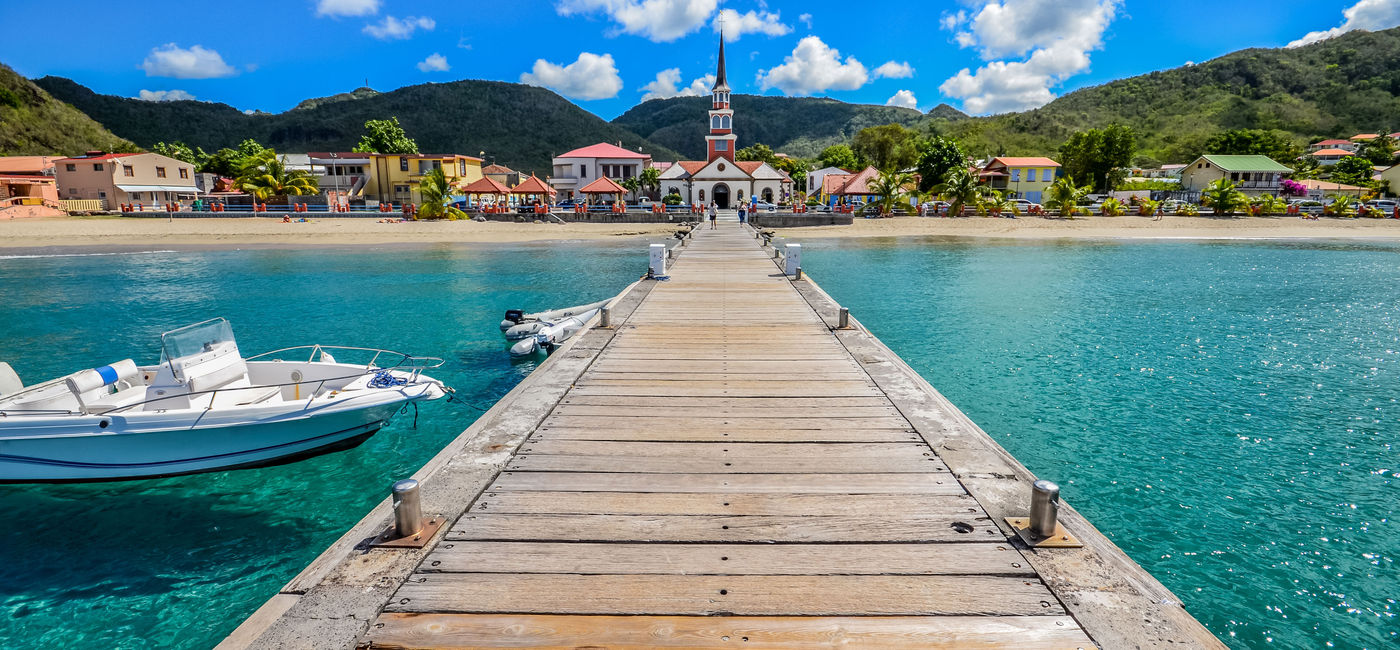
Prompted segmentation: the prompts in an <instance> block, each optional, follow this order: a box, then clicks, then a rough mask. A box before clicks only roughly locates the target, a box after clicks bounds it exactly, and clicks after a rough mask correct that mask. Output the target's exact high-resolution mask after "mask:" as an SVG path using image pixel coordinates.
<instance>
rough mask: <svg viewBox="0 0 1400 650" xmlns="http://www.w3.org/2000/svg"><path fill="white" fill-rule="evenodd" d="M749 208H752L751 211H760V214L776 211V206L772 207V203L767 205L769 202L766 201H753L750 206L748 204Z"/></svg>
mask: <svg viewBox="0 0 1400 650" xmlns="http://www.w3.org/2000/svg"><path fill="white" fill-rule="evenodd" d="M749 207H751V208H753V209H755V210H758V211H760V212H777V211H778V206H776V205H773V204H772V203H769V202H767V201H754V202H753V203H750V204H749Z"/></svg>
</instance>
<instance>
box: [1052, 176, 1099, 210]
mask: <svg viewBox="0 0 1400 650" xmlns="http://www.w3.org/2000/svg"><path fill="white" fill-rule="evenodd" d="M1091 189H1092V188H1089V187H1079V186H1078V185H1075V184H1074V179H1073V178H1070V177H1068V176H1061V177H1060V178H1058V179H1056V180H1055V184H1054V185H1051V186H1050V188H1049V189H1048V190H1046V195H1047V196H1048V197H1049V199H1047V200H1046V201H1045V207H1046V208H1049V209H1051V210H1055V211H1056V212H1059V213H1060V216H1062V217H1064V218H1066V219H1073V218H1074V213H1075V211H1076V210H1078V209H1079V201H1080V199H1083V198H1084V197H1086V196H1088V195H1089V192H1090V191H1091Z"/></svg>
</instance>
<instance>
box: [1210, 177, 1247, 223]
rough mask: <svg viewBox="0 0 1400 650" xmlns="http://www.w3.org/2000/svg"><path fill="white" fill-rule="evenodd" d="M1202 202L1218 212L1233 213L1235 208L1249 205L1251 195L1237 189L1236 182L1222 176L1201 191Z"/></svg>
mask: <svg viewBox="0 0 1400 650" xmlns="http://www.w3.org/2000/svg"><path fill="white" fill-rule="evenodd" d="M1201 202H1202V203H1204V204H1205V205H1208V206H1210V208H1211V209H1212V210H1215V213H1216V214H1223V215H1231V214H1234V213H1235V210H1237V209H1239V208H1242V207H1244V206H1246V205H1249V197H1247V196H1245V195H1244V192H1241V191H1239V190H1237V189H1235V184H1234V183H1231V182H1230V181H1228V180H1226V179H1224V178H1220V179H1216V180H1215V181H1213V182H1211V184H1210V185H1207V186H1206V189H1204V190H1202V191H1201Z"/></svg>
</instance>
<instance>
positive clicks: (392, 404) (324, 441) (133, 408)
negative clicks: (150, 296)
mask: <svg viewBox="0 0 1400 650" xmlns="http://www.w3.org/2000/svg"><path fill="white" fill-rule="evenodd" d="M332 353H334V354H337V355H340V356H342V358H346V359H349V358H352V357H354V358H360V357H363V358H367V359H368V361H367V362H365V363H348V362H337V361H336V360H335V358H334V357H333V356H332ZM441 365H442V360H441V359H437V358H433V357H414V356H410V355H407V354H403V353H399V352H391V351H388V350H375V349H370V348H349V347H336V346H319V345H311V346H301V347H294V348H286V349H283V350H276V351H273V352H268V353H265V354H260V355H257V356H253V357H248V358H246V359H245V358H244V357H243V356H241V354H240V353H239V351H238V344H237V342H236V341H235V340H234V337H233V330H232V328H231V327H229V324H228V321H226V320H224V319H222V318H216V319H213V320H210V321H205V322H203V323H198V324H195V325H190V326H188V327H183V328H180V329H177V330H174V331H171V332H167V333H165V334H164V335H162V336H161V359H160V363H159V364H157V365H154V366H137V365H136V363H135V362H133V361H132V360H130V359H125V360H122V361H118V362H116V363H113V364H111V365H107V366H102V367H100V368H94V369H92V370H82V371H79V372H76V373H73V374H71V375H68V376H65V377H60V378H58V379H54V380H51V381H46V382H44V383H41V384H37V385H34V386H29V387H25V386H24V385H23V384H22V383H21V382H20V380H19V377H18V376H16V375H15V373H14V371H13V370H12V369H11V368H10V366H9V365H8V364H5V363H0V483H17V482H18V483H29V482H71V481H109V480H122V479H138V478H154V477H160V476H174V475H179V474H193V473H198V472H212V471H219V470H228V469H242V468H250V467H263V466H267V465H278V464H282V463H288V462H291V461H294V460H299V459H302V458H308V457H311V456H316V455H320V454H325V453H329V452H332V451H339V450H342V449H349V448H351V447H354V446H356V445H358V444H360V443H361V442H363V441H364V440H365V439H367V438H369V437H370V436H371V435H373V434H374V433H375V432H376V431H378V430H379V429H380V428H381V427H383V426H384V425H386V424H387V423H388V422H389V420H390V418H392V417H393V416H394V414H395V413H397V412H398V411H399V410H400V408H401V407H403V405H404V404H406V403H409V402H417V401H420V400H432V399H437V398H440V397H442V396H444V395H445V394H446V393H447V392H449V389H448V388H446V387H445V386H443V384H442V382H440V381H438V380H436V379H433V378H431V377H428V376H426V375H423V374H422V372H423V370H426V369H431V368H437V367H439V366H441Z"/></svg>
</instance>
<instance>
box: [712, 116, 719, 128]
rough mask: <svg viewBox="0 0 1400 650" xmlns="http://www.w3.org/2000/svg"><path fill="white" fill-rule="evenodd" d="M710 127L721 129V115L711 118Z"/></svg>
mask: <svg viewBox="0 0 1400 650" xmlns="http://www.w3.org/2000/svg"><path fill="white" fill-rule="evenodd" d="M710 128H712V129H719V116H718V115H716V116H714V117H711V118H710Z"/></svg>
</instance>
